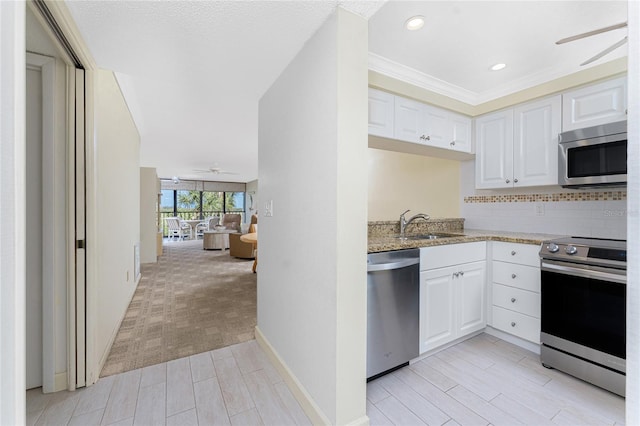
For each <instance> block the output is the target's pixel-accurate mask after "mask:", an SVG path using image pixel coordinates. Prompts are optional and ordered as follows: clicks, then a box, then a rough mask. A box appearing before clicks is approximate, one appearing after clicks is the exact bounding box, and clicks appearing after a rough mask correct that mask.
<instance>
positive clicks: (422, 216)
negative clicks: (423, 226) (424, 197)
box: [400, 210, 429, 238]
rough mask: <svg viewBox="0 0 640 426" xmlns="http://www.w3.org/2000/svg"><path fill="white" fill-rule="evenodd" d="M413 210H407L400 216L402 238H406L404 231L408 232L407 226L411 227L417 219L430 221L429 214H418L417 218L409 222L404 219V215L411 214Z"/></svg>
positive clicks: (412, 217) (412, 218) (413, 217)
mask: <svg viewBox="0 0 640 426" xmlns="http://www.w3.org/2000/svg"><path fill="white" fill-rule="evenodd" d="M410 211H411V210H407V211H405V212H404V213H402V214H401V215H400V238H405V236H404V231H406V230H407V226H409V224H410V223H411V222H413V221H414V220H416V219H424V220H429V215H428V214H424V213H418V214H417V215H415V216H411V217H410V218H409V220H407V219H405V218H404V215H405V214H407V213H409V212H410Z"/></svg>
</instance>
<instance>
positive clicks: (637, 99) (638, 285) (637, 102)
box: [625, 1, 640, 425]
mask: <svg viewBox="0 0 640 426" xmlns="http://www.w3.org/2000/svg"><path fill="white" fill-rule="evenodd" d="M638 51H640V3H639V2H637V1H630V2H629V52H636V54H631V55H629V81H628V83H629V86H628V89H627V90H628V92H627V95H628V99H629V119H628V129H627V130H628V141H629V143H628V146H629V149H628V166H629V170H628V171H629V176H628V177H629V182H628V185H629V203H628V205H629V206H628V212H629V214H628V215H627V217H628V221H629V223H628V228H629V229H628V234H627V241H630V242H633V243H632V244H628V247H627V248H628V266H627V267H628V269H627V387H626V395H627V399H626V418H625V421H626V423H627V424H628V425H637V424H640V246H639V245H638V241H640V211H639V209H640V78H639V76H640V56H638V54H637V52H638Z"/></svg>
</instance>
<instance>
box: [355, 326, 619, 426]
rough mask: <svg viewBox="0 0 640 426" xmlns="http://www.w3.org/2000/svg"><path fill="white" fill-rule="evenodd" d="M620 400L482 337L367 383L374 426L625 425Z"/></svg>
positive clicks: (519, 350) (526, 353)
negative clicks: (444, 425)
mask: <svg viewBox="0 0 640 426" xmlns="http://www.w3.org/2000/svg"><path fill="white" fill-rule="evenodd" d="M624 401H625V400H624V398H621V397H619V396H617V395H615V394H612V393H610V392H607V391H605V390H602V389H600V388H597V387H595V386H592V385H590V384H588V383H586V382H583V381H581V380H578V379H575V378H573V377H571V376H568V375H566V374H564V373H561V372H559V371H557V370H550V369H546V368H544V367H543V366H542V364H540V358H539V356H538V355H536V354H534V353H532V352H529V351H527V350H524V349H522V348H520V347H518V346H515V345H512V344H510V343H507V342H505V341H503V340H500V339H497V338H494V337H492V336H489V335H487V334H480V335H478V336H476V337H473V338H471V339H469V340H466V341H464V342H462V343H459V344H457V345H455V346H452V347H450V348H448V349H445V350H443V351H441V352H438V353H437V354H434V355H432V356H430V357H428V358H425V359H423V360H421V361H419V362H416V363H414V364H412V365H410V366H408V367H405V368H403V369H400V370H398V371H396V372H394V373H392V374H388V375H386V376H383V377H381V378H379V379H377V380H374V381H372V382H370V383H369V384H368V388H367V414H368V415H369V418H370V421H371V425H372V426H375V425H424V424H429V425H432V424H438V425H442V424H446V425H449V426H450V425H458V424H459V425H488V424H491V425H496V426H498V425H509V426H510V425H521V424H525V425H622V424H624Z"/></svg>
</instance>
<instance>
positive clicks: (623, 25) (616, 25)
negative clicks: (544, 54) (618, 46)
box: [556, 22, 627, 44]
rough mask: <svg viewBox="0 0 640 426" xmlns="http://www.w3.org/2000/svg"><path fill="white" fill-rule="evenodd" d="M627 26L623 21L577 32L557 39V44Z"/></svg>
mask: <svg viewBox="0 0 640 426" xmlns="http://www.w3.org/2000/svg"><path fill="white" fill-rule="evenodd" d="M626 26H627V23H626V22H621V23H619V24H615V25H609V26H608V27H604V28H598V29H597V30H593V31H588V32H586V33H582V34H576V35H574V36H571V37H567V38H563V39H562V40H558V41H556V44H564V43H568V42H570V41H574V40H580V39H581V38H585V37H591V36H592V35H596V34H600V33H606V32H607V31H612V30H617V29H618V28H624V27H626Z"/></svg>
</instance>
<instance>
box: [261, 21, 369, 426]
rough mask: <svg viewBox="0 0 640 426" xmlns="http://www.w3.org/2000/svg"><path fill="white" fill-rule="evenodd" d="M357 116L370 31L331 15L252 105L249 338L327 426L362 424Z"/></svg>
mask: <svg viewBox="0 0 640 426" xmlns="http://www.w3.org/2000/svg"><path fill="white" fill-rule="evenodd" d="M366 115H367V22H366V21H365V20H363V19H362V18H360V17H357V16H355V15H352V14H350V13H348V12H346V11H344V10H342V9H339V10H338V12H337V14H335V15H333V16H332V17H330V18H329V19H328V20H327V22H326V23H325V24H324V25H323V27H322V28H321V29H320V30H319V31H318V32H317V33H316V34H315V35H314V36H313V37H312V38H311V39H310V40H309V41H308V42H307V43H306V44H305V46H304V47H303V49H302V50H301V51H300V53H299V54H298V55H297V56H296V57H295V58H294V59H293V61H292V62H291V63H290V64H289V65H288V66H287V68H286V69H285V70H284V71H283V73H282V74H281V75H280V76H279V78H278V79H277V80H276V82H275V83H274V84H273V85H272V86H271V88H270V89H269V90H268V91H267V93H266V94H265V95H264V96H263V98H262V99H261V100H260V106H259V149H258V154H259V155H258V156H259V182H260V200H261V201H260V203H261V205H260V206H259V210H260V244H259V245H258V250H259V258H260V263H259V265H258V269H259V272H258V329H259V330H260V332H261V333H262V334H263V335H264V336H265V337H266V340H267V341H268V342H269V343H270V344H271V345H272V346H273V348H275V352H276V353H277V354H278V355H279V356H280V358H281V359H282V360H283V362H284V364H285V365H286V366H287V367H288V368H289V370H290V371H291V372H292V373H293V375H294V376H295V377H296V379H297V380H298V382H299V383H300V384H301V386H302V387H303V388H304V390H305V391H306V392H307V393H308V395H310V398H311V399H312V401H313V403H315V404H316V405H317V407H318V409H319V411H320V412H321V413H320V417H321V418H322V420H321V421H322V422H327V423H330V424H347V423H350V422H353V421H366V415H365V413H366V407H365V401H366V385H365V375H366V373H365V365H366V349H365V348H366V267H365V265H366V241H367V237H366V223H367V216H366V204H367V199H366V194H367V169H366V166H367V164H366V157H367V127H366V123H367V119H366ZM268 200H273V217H265V211H264V204H265V203H266V202H267V201H268Z"/></svg>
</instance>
